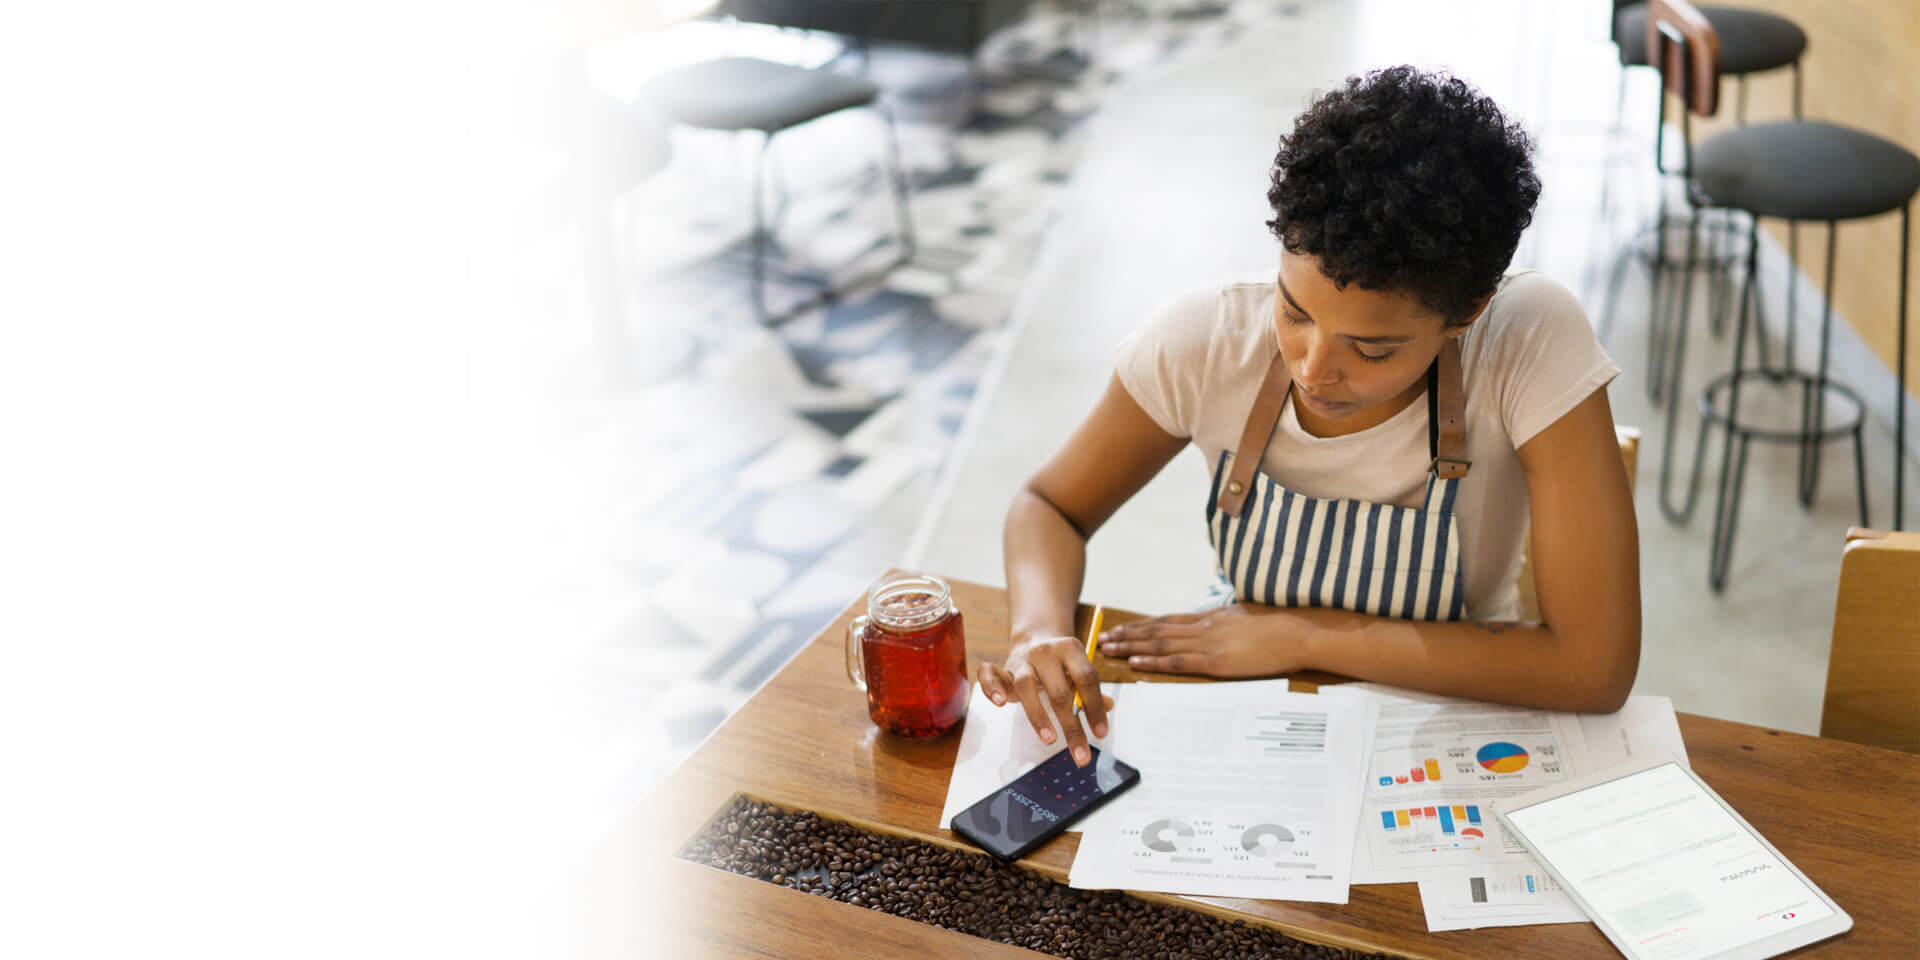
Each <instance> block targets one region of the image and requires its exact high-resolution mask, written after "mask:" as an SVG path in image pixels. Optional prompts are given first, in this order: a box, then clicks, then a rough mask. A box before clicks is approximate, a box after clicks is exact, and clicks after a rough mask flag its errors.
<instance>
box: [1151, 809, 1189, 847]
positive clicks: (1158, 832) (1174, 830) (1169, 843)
mask: <svg viewBox="0 0 1920 960" xmlns="http://www.w3.org/2000/svg"><path fill="white" fill-rule="evenodd" d="M1140 842H1141V843H1144V844H1146V845H1147V849H1149V850H1157V851H1159V852H1161V853H1172V852H1174V851H1176V850H1180V849H1182V848H1185V847H1187V846H1188V845H1190V844H1192V843H1193V824H1191V823H1188V822H1186V821H1185V820H1176V819H1174V818H1173V817H1167V818H1164V819H1161V820H1155V821H1154V822H1152V823H1149V824H1147V825H1146V826H1145V827H1143V828H1142V829H1141V830H1140Z"/></svg>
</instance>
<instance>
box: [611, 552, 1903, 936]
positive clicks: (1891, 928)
mask: <svg viewBox="0 0 1920 960" xmlns="http://www.w3.org/2000/svg"><path fill="white" fill-rule="evenodd" d="M953 592H954V599H955V601H956V602H957V603H958V604H959V606H960V609H961V611H962V613H963V614H964V615H965V617H966V630H967V646H968V661H969V672H970V673H971V671H972V670H973V669H975V668H977V667H978V665H979V663H980V662H981V661H982V660H989V661H993V662H999V661H1000V660H1001V659H1002V658H1003V657H1004V656H1005V655H1006V652H1007V649H1008V638H1007V612H1006V595H1005V591H1003V590H1000V589H997V588H993V587H986V586H981V585H978V584H971V583H966V582H963V581H955V582H954V583H953ZM862 612H864V599H863V598H862V599H858V600H856V601H855V603H853V604H851V605H849V606H848V608H847V609H846V610H844V611H842V612H841V614H840V616H839V618H838V619H836V620H835V621H834V622H833V623H832V624H830V625H829V626H828V627H827V628H826V629H825V630H823V631H822V632H821V633H820V635H819V636H817V637H815V638H814V640H813V642H812V643H810V644H808V645H807V646H806V647H805V648H804V649H802V650H801V651H800V653H799V654H798V655H797V656H795V657H794V659H793V661H792V662H791V663H789V664H787V666H786V667H785V668H784V669H782V670H781V671H780V673H779V674H777V675H776V676H775V677H774V678H773V679H772V680H770V681H768V682H767V685H766V686H765V687H762V688H761V689H760V691H759V692H758V693H756V694H754V696H753V698H752V699H751V700H749V701H748V702H747V704H746V705H745V706H743V707H742V708H741V709H740V710H739V711H738V712H737V713H735V714H734V715H733V716H732V717H731V718H729V719H728V720H727V722H726V723H725V724H723V725H722V726H721V727H720V729H718V730H716V731H715V732H714V733H713V735H712V736H711V737H709V738H708V739H707V741H706V742H705V743H703V744H702V745H701V746H700V748H699V749H698V750H697V751H695V752H694V754H693V755H692V756H691V757H690V758H688V759H687V761H686V762H685V763H683V764H682V765H681V766H680V767H678V768H677V769H675V770H674V772H673V773H672V774H671V775H670V776H669V777H668V778H667V779H666V780H665V781H664V782H663V783H662V784H660V786H659V787H658V788H656V789H655V791H654V792H653V793H652V794H651V795H650V797H649V799H648V801H647V802H646V803H645V804H644V805H643V806H642V807H641V808H640V809H638V810H637V811H636V812H635V813H634V814H633V815H631V816H630V817H628V818H627V820H626V821H624V822H623V823H622V824H621V826H620V827H619V828H617V829H616V830H615V831H614V833H613V834H611V835H610V836H609V837H608V838H607V840H606V841H605V842H604V843H603V844H602V846H601V848H600V850H599V851H598V853H597V855H596V861H595V863H594V865H593V871H592V876H591V878H590V881H589V883H588V887H587V893H586V895H585V897H584V898H583V899H584V900H585V901H586V906H585V908H586V911H587V913H588V914H589V917H588V920H587V929H588V931H589V933H588V936H589V937H590V938H591V941H592V944H593V948H594V952H595V953H596V955H600V954H604V955H607V956H619V957H647V956H660V957H816V956H818V957H826V956H832V957H847V958H862V957H872V958H886V960H917V958H923V957H925V958H931V957H952V956H967V957H1028V958H1032V957H1038V956H1041V955H1040V954H1036V953H1033V952H1031V951H1028V950H1024V949H1019V948H1015V947H1011V946H1008V945H1006V944H1000V943H993V942H990V941H986V940H981V939H977V938H975V937H971V936H967V935H965V934H960V933H955V932H952V931H949V930H944V929H940V928H937V927H932V926H927V925H924V924H920V923H916V922H914V921H911V920H907V919H905V918H901V917H895V916H892V915H889V914H884V913H879V912H877V911H872V910H867V909H865V908H862V907H855V906H852V905H849V904H843V903H836V902H833V901H829V900H826V899H824V898H821V897H815V896H812V895H809V894H805V893H801V892H799V891H796V890H790V889H787V888H784V887H778V886H775V885H773V884H769V883H765V882H762V881H759V880H753V879H749V878H747V877H741V876H736V875H734V874H730V873H726V872H724V871H720V870H717V869H713V868H710V867H706V866H702V865H698V864H694V863H689V862H687V861H684V860H680V859H678V857H677V853H678V852H679V850H680V849H682V848H683V847H684V845H685V844H686V842H687V840H688V839H689V838H691V837H692V836H693V835H694V834H696V833H698V832H699V831H700V830H701V829H702V828H703V827H704V826H705V825H706V823H707V822H708V821H709V820H710V819H711V818H712V817H713V816H714V814H716V813H717V812H718V811H720V810H721V809H722V808H724V807H725V806H726V805H727V804H728V802H729V801H730V800H731V799H732V798H733V797H734V796H735V795H736V794H747V795H749V796H753V797H756V798H759V799H763V800H768V801H772V802H775V803H778V804H780V805H782V806H786V807H792V808H804V809H809V810H814V811H817V812H819V813H820V814H822V815H824V816H830V817H834V818H837V819H842V820H847V821H851V822H853V823H856V824H859V825H862V826H865V827H867V828H869V829H872V830H877V831H881V832H886V833H893V834H898V835H904V836H911V837H915V838H918V839H922V840H926V841H929V842H932V843H936V844H940V845H943V846H949V847H960V848H963V849H967V850H970V851H971V850H972V849H973V848H971V847H969V846H967V845H966V844H964V843H962V842H960V841H959V840H958V839H957V838H955V837H954V835H953V834H952V833H951V832H949V831H948V830H946V829H945V828H944V827H943V825H942V824H941V823H940V810H941V806H942V804H943V802H944V801H945V799H946V792H947V779H948V774H949V771H950V770H951V769H952V767H953V757H954V752H955V750H956V749H957V747H958V745H959V742H960V736H959V732H958V730H956V731H954V732H952V733H949V734H947V735H946V736H944V737H942V738H940V739H938V740H933V741H922V742H914V741H905V740H900V739H897V738H895V737H892V736H891V735H888V734H884V733H881V732H880V731H879V730H878V729H876V728H875V727H874V726H873V724H872V723H871V722H870V721H869V720H868V719H867V713H866V701H865V698H864V697H862V696H861V695H860V693H859V692H858V691H857V690H855V689H854V687H853V686H852V684H851V683H850V682H849V681H848V680H847V676H846V665H845V654H844V648H843V644H844V642H845V631H846V626H847V623H848V622H849V621H850V620H851V619H852V618H853V617H854V616H856V615H857V614H859V613H862ZM1085 615H1086V611H1084V610H1083V611H1082V617H1083V621H1082V629H1084V627H1085V623H1084V617H1085ZM1108 617H1109V621H1108V622H1109V623H1119V622H1123V621H1125V620H1127V619H1133V616H1132V615H1127V614H1122V613H1118V612H1116V611H1111V610H1110V611H1108ZM1100 667H1101V673H1102V675H1103V677H1105V678H1106V679H1109V680H1128V679H1135V678H1134V677H1133V676H1132V675H1131V673H1130V672H1129V671H1128V670H1127V669H1126V668H1125V666H1124V664H1121V663H1117V662H1114V661H1105V660H1103V662H1102V663H1101V664H1100ZM1142 679H1144V678H1142ZM1300 679H1319V680H1326V679H1331V678H1296V680H1300ZM1297 686H1298V684H1297ZM1008 709H1013V708H1011V707H1009V708H1008ZM1680 730H1681V733H1682V734H1683V736H1684V737H1685V738H1686V743H1687V752H1688V754H1689V756H1690V758H1691V760H1692V762H1693V769H1694V770H1695V772H1697V773H1698V774H1699V775H1700V776H1701V778H1702V779H1704V780H1706V781H1707V782H1708V783H1709V784H1712V785H1713V787H1714V789H1715V790H1718V791H1719V792H1720V793H1721V794H1722V795H1723V796H1725V797H1726V798H1727V800H1728V802H1730V803H1732V804H1733V806H1734V807H1735V808H1736V809H1738V810H1739V811H1740V813H1741V815H1743V816H1745V817H1746V818H1747V819H1748V820H1749V821H1750V822H1752V823H1753V825H1754V826H1755V827H1756V828H1758V829H1759V830H1760V832H1761V833H1763V834H1765V835H1766V837H1767V839H1769V840H1771V841H1772V842H1773V843H1774V845H1776V846H1778V847H1779V848H1780V850H1781V852H1782V853H1785V854H1786V855H1787V857H1788V858H1789V859H1791V860H1792V861H1793V862H1794V863H1795V864H1797V865H1799V867H1800V869H1802V870H1804V871H1805V872H1806V874H1807V876H1809V877H1811V878H1812V879H1813V881H1814V882H1815V883H1817V884H1819V885H1820V886H1821V888H1823V889H1825V890H1826V891H1827V892H1828V893H1829V894H1831V895H1832V896H1833V897H1834V899H1835V900H1837V901H1839V903H1840V905H1841V906H1842V907H1843V908H1845V909H1846V911H1847V912H1848V913H1850V914H1852V915H1853V918H1854V929H1853V930H1852V931H1851V932H1850V933H1848V934H1847V935H1846V936H1844V937H1841V938H1839V939H1837V940H1833V941H1829V942H1827V943H1826V944H1824V945H1820V946H1816V947H1814V948H1812V949H1811V951H1809V952H1814V953H1818V954H1819V955H1821V956H1822V957H1826V956H1834V957H1886V958H1899V960H1912V958H1914V957H1917V956H1920V756H1914V755H1911V754H1905V753H1898V752H1894V751H1890V750H1881V749H1877V748H1873V747H1864V746H1859V745H1856V744H1851V743H1846V742H1843V741H1838V740H1823V739H1820V738H1817V737H1807V736H1802V735H1799V734H1793V733H1783V732H1780V731H1777V730H1768V729H1764V728H1761V727H1752V726H1747V725H1745V724H1740V723H1730V722H1727V721H1724V720H1714V719H1710V718H1707V717H1697V716H1692V715H1690V714H1681V715H1680ZM1078 844H1079V835H1078V834H1072V833H1068V834H1063V835H1061V836H1060V837H1057V838H1055V839H1054V840H1053V841H1051V842H1050V843H1048V844H1047V845H1046V846H1044V847H1042V848H1041V849H1040V850H1039V851H1037V852H1036V853H1034V854H1033V855H1031V856H1029V857H1028V858H1027V859H1026V860H1025V861H1023V863H1025V864H1026V865H1027V866H1029V867H1031V868H1032V869H1035V870H1038V871H1040V872H1041V873H1043V874H1046V875H1047V876H1049V877H1051V878H1052V879H1054V880H1057V881H1059V882H1060V883H1065V882H1066V879H1067V870H1068V867H1069V866H1071V864H1072V863H1073V854H1074V850H1075V849H1076V847H1077V846H1078ZM1137 896H1140V897H1142V898H1143V899H1148V900H1155V901H1160V902H1174V903H1179V904H1180V905H1182V906H1185V907H1188V908H1191V909H1195V910H1201V911H1205V912H1208V913H1214V914H1219V915H1223V916H1229V917H1234V918H1238V919H1245V920H1248V921H1250V922H1255V923H1263V924H1267V925H1270V926H1273V927H1277V928H1279V929H1281V930H1283V931H1285V932H1286V933H1288V934H1290V935H1292V936H1294V937H1298V938H1300V939H1302V940H1309V941H1314V942H1319V943H1332V944H1339V945H1343V946H1352V947H1363V948H1366V949H1372V950H1382V951H1386V952H1388V953H1395V954H1401V955H1404V956H1407V957H1430V958H1436V960H1438V958H1461V960H1481V958H1485V957H1553V958H1556V960H1579V958H1595V960H1602V958H1605V960H1613V958H1617V957H1619V953H1618V952H1617V951H1615V950H1614V948H1613V946H1612V945H1611V944H1610V943H1608V942H1607V940H1606V938H1605V937H1603V936H1602V935H1601V934H1600V932H1599V930H1598V929H1597V928H1596V927H1594V926H1593V925H1592V924H1556V925H1551V926H1536V927H1496V928H1492V929H1486V930H1470V931H1456V932H1450V933H1428V932H1427V929H1426V920H1425V916H1424V914H1423V913H1422V912H1421V908H1420V895H1419V891H1418V889H1417V888H1416V887H1415V886H1414V885H1413V884H1411V883H1403V884H1391V885H1376V886H1356V887H1354V888H1353V891H1352V896H1351V901H1350V902H1349V903H1347V904H1344V905H1339V904H1319V903H1291V902H1285V901H1272V900H1235V899H1223V898H1204V897H1176V896H1172V895H1166V894H1137Z"/></svg>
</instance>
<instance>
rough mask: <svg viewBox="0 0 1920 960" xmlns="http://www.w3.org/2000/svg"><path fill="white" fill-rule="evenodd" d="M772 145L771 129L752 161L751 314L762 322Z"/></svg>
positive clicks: (764, 297)
mask: <svg viewBox="0 0 1920 960" xmlns="http://www.w3.org/2000/svg"><path fill="white" fill-rule="evenodd" d="M772 146H773V131H771V130H769V131H767V134H766V138H765V139H763V140H761V141H760V153H759V155H758V156H756V157H755V158H754V161H753V315H754V316H755V317H756V318H758V319H759V320H760V321H761V322H762V323H764V322H766V319H767V233H768V230H767V212H766V201H765V199H763V198H762V197H761V196H760V194H761V193H763V192H764V191H765V180H766V172H767V150H768V148H770V147H772Z"/></svg>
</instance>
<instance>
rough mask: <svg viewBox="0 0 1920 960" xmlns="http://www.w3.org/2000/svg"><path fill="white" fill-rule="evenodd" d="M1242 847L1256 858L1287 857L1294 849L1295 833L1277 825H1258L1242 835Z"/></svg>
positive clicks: (1249, 828)
mask: <svg viewBox="0 0 1920 960" xmlns="http://www.w3.org/2000/svg"><path fill="white" fill-rule="evenodd" d="M1240 846H1241V847H1243V848H1245V849H1246V851H1247V852H1248V853H1251V854H1253V855H1254V856H1256V857H1279V856H1285V855H1286V853H1287V851H1289V850H1292V849H1293V831H1291V830H1288V829H1287V828H1286V827H1283V826H1281V825H1279V824H1277V823H1258V824H1254V825H1253V826H1251V827H1248V828H1247V829H1246V832H1244V833H1242V834H1241V835H1240Z"/></svg>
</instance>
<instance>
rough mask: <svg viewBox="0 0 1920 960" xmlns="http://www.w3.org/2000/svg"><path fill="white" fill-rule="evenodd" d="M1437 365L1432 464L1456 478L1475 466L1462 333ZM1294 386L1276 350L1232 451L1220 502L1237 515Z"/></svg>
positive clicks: (1440, 473)
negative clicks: (1469, 432)
mask: <svg viewBox="0 0 1920 960" xmlns="http://www.w3.org/2000/svg"><path fill="white" fill-rule="evenodd" d="M1434 366H1435V368H1436V371H1437V373H1438V378H1437V379H1438V384H1437V386H1438V388H1439V389H1438V390H1437V391H1433V390H1430V392H1429V393H1428V402H1429V403H1430V404H1433V405H1432V406H1430V407H1428V424H1427V429H1428V436H1429V438H1430V440H1431V446H1430V447H1429V449H1430V450H1431V451H1432V452H1433V462H1432V463H1431V464H1429V465H1428V469H1429V470H1431V471H1432V472H1433V474H1434V476H1436V477H1438V478H1439V479H1442V480H1454V479H1458V478H1460V477H1464V476H1466V475H1467V469H1468V468H1469V467H1472V466H1473V461H1471V460H1468V459H1467V396H1466V392H1465V390H1464V389H1463V388H1462V385H1461V372H1460V340H1459V339H1458V338H1456V337H1448V338H1447V342H1446V344H1445V345H1443V346H1441V348H1440V356H1439V357H1438V358H1436V359H1435V360H1434ZM1429 383H1430V384H1432V381H1429ZM1292 385H1293V376H1292V375H1291V374H1289V373H1288V372H1287V360H1286V358H1285V357H1284V356H1282V355H1281V354H1279V353H1275V354H1274V355H1273V362H1272V363H1271V364H1270V365H1269V366H1268V367H1267V376H1266V378H1265V379H1264V380H1261V381H1260V392H1259V393H1258V394H1257V395H1255V396H1254V398H1253V410H1252V412H1250V413H1248V414H1247V425H1246V426H1245V427H1243V428H1241V431H1240V445H1239V446H1238V447H1237V448H1235V450H1234V454H1233V469H1232V470H1231V471H1229V472H1228V473H1227V483H1226V486H1225V487H1222V488H1221V490H1220V499H1219V501H1218V502H1219V506H1220V509H1221V511H1223V512H1224V513H1226V514H1227V515H1228V516H1232V517H1237V516H1239V515H1240V514H1241V512H1242V511H1243V510H1244V509H1245V508H1246V501H1247V492H1248V490H1250V489H1251V488H1252V486H1253V474H1254V471H1255V470H1258V469H1259V468H1260V460H1261V458H1262V456H1263V455H1264V454H1265V453H1266V450H1267V444H1268V443H1269V442H1270V441H1271V440H1272V439H1273V431H1274V428H1275V427H1278V426H1279V425H1280V411H1281V409H1282V408H1283V407H1285V406H1286V403H1287V392H1288V388H1289V387H1291V386H1292Z"/></svg>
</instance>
